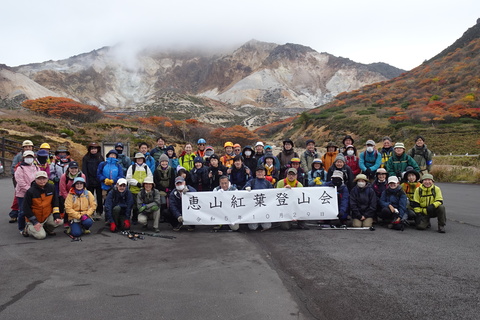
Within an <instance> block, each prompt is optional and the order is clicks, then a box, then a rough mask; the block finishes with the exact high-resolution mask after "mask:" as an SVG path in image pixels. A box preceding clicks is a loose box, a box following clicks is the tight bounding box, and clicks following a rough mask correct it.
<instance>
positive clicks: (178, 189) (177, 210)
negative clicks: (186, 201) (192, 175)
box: [168, 177, 197, 231]
mask: <svg viewBox="0 0 480 320" xmlns="http://www.w3.org/2000/svg"><path fill="white" fill-rule="evenodd" d="M187 192H197V190H195V189H194V188H193V187H192V186H187V184H186V183H185V178H183V177H176V178H175V190H173V191H172V192H171V193H170V196H169V198H168V199H169V200H170V212H171V214H172V215H173V216H174V218H176V219H177V221H178V224H177V225H176V226H175V227H173V231H180V229H181V228H182V227H183V226H184V225H183V216H182V196H183V195H184V194H185V193H187ZM185 227H186V228H187V230H188V231H194V230H195V226H191V225H189V226H187V225H185Z"/></svg>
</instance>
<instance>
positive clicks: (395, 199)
mask: <svg viewBox="0 0 480 320" xmlns="http://www.w3.org/2000/svg"><path fill="white" fill-rule="evenodd" d="M380 204H381V206H382V210H381V211H380V212H379V213H378V216H379V217H380V218H382V219H383V220H387V221H389V224H388V228H389V229H395V230H403V226H404V222H405V221H406V220H407V219H408V214H407V195H406V194H405V192H403V189H402V186H401V185H400V183H399V180H398V178H397V177H396V176H391V177H388V188H387V189H386V190H385V191H383V193H382V196H381V197H380Z"/></svg>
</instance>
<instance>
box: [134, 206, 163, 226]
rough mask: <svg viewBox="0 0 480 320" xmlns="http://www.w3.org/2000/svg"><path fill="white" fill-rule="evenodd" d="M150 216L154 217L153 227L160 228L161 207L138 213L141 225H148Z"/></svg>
mask: <svg viewBox="0 0 480 320" xmlns="http://www.w3.org/2000/svg"><path fill="white" fill-rule="evenodd" d="M148 218H153V228H154V229H158V224H159V222H160V208H158V210H155V211H153V210H149V209H146V210H144V211H143V212H141V213H139V214H138V222H139V223H140V224H141V225H144V226H146V225H147V224H148Z"/></svg>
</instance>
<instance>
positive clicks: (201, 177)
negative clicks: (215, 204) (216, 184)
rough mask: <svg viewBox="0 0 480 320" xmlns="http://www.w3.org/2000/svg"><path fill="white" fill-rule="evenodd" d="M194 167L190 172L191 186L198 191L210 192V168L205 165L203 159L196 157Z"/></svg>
mask: <svg viewBox="0 0 480 320" xmlns="http://www.w3.org/2000/svg"><path fill="white" fill-rule="evenodd" d="M193 163H194V167H193V169H192V170H191V171H190V181H191V182H190V184H191V186H192V187H193V188H195V189H196V190H197V191H199V192H200V191H209V188H210V179H209V178H208V168H207V167H205V166H204V165H203V158H202V157H200V156H196V157H195V159H193Z"/></svg>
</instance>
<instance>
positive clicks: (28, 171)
mask: <svg viewBox="0 0 480 320" xmlns="http://www.w3.org/2000/svg"><path fill="white" fill-rule="evenodd" d="M38 171H41V170H40V168H39V167H37V165H36V164H35V153H33V151H31V150H27V151H24V152H23V160H22V162H20V164H19V165H18V167H17V169H16V170H15V181H16V182H17V185H16V187H15V197H16V198H17V203H18V216H17V218H18V219H17V222H18V230H20V232H22V231H23V230H24V229H25V218H24V214H23V212H24V211H23V198H24V197H25V193H26V192H27V190H28V189H29V188H30V186H31V184H32V182H33V181H34V180H35V175H36V173H37V172H38ZM42 172H45V171H42ZM45 174H47V173H46V172H45ZM47 177H48V176H47ZM13 218H15V217H13Z"/></svg>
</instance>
